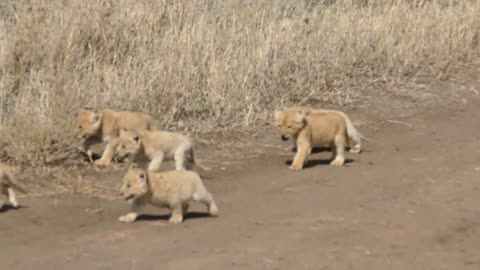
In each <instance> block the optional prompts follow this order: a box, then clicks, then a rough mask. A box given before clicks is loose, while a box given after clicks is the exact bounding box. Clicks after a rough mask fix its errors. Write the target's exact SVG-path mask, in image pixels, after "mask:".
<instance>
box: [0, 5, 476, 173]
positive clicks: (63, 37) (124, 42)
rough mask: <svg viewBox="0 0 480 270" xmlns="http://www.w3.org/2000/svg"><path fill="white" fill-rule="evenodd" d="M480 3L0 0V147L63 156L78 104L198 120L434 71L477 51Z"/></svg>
mask: <svg viewBox="0 0 480 270" xmlns="http://www.w3.org/2000/svg"><path fill="white" fill-rule="evenodd" d="M352 3H356V4H352ZM478 14H480V1H479V0H465V1H448V0H432V1H414V0H411V1H401V0H399V1H393V0H392V1H385V0H377V1H373V0H370V1H368V0H364V1H353V0H350V1H347V0H337V1H333V0H330V1H328V0H323V1H321V0H319V1H313V0H304V1H296V0H295V1H294V0H264V1H253V0H252V1H242V0H225V1H213V0H201V1H191V0H175V1H167V0H158V1H156V0H150V1H148V0H147V1H134V0H101V1H98V0H85V1H84V0H69V1H65V0H21V1H19V0H3V1H1V2H0V103H1V104H0V106H1V107H0V109H1V110H0V117H1V120H2V127H1V128H0V135H1V136H0V145H2V146H3V147H2V152H0V158H2V159H10V160H12V161H15V162H24V163H29V164H43V163H45V162H48V161H49V160H51V159H52V155H56V154H58V155H61V154H59V153H58V151H59V149H61V151H62V153H63V152H64V150H65V149H66V148H68V145H70V143H71V142H72V140H71V132H70V130H71V120H72V116H73V114H74V112H75V111H77V110H78V109H79V108H81V107H83V106H85V105H89V106H93V107H98V108H103V107H113V108H115V109H122V110H142V111H147V112H150V113H152V114H153V115H155V116H156V117H157V118H158V119H159V121H161V123H162V124H163V126H164V127H165V128H180V129H183V130H186V131H188V132H204V131H211V130H213V129H218V128H222V129H231V128H239V127H248V126H255V125H258V124H260V123H264V122H265V120H267V119H269V118H270V112H271V111H272V109H273V108H274V107H276V106H280V105H282V104H286V103H324V102H329V103H334V104H340V105H345V104H350V103H351V102H353V101H354V100H355V98H356V97H357V96H358V95H360V94H362V95H364V94H365V93H367V92H366V91H363V90H365V89H369V88H370V87H387V86H389V85H391V84H392V83H394V82H398V81H401V82H405V81H410V80H411V79H412V78H414V77H415V76H417V75H418V74H419V73H420V72H422V73H423V74H429V75H434V76H437V77H439V78H444V77H445V76H448V74H449V71H450V70H451V69H453V68H455V67H456V66H457V65H459V64H478V62H479V59H480V57H479V56H480V45H479V39H480V16H478ZM61 156H62V155H61ZM62 157H64V156H62Z"/></svg>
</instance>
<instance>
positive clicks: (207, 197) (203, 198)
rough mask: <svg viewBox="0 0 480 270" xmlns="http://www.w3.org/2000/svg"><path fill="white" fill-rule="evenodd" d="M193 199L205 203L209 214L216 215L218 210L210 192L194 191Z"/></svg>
mask: <svg viewBox="0 0 480 270" xmlns="http://www.w3.org/2000/svg"><path fill="white" fill-rule="evenodd" d="M193 200H195V201H197V202H201V203H203V204H204V205H206V206H207V207H208V213H209V214H210V215H211V216H218V211H219V210H218V207H217V205H216V204H215V201H214V200H213V196H212V194H211V193H210V192H205V193H203V192H201V193H200V192H199V193H195V194H193Z"/></svg>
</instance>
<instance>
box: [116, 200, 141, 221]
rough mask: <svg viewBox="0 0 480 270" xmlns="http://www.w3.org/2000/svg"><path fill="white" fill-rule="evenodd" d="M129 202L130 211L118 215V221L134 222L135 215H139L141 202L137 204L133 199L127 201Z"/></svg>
mask: <svg viewBox="0 0 480 270" xmlns="http://www.w3.org/2000/svg"><path fill="white" fill-rule="evenodd" d="M128 203H129V204H130V213H128V214H126V215H123V216H120V217H119V218H118V221H120V222H126V223H131V222H134V221H135V220H136V219H137V217H138V216H139V215H140V211H141V210H142V208H143V205H142V204H138V203H136V202H135V201H129V202H128Z"/></svg>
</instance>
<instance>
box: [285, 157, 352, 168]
mask: <svg viewBox="0 0 480 270" xmlns="http://www.w3.org/2000/svg"><path fill="white" fill-rule="evenodd" d="M292 162H293V160H291V159H289V160H287V161H285V164H286V165H288V166H290V165H292ZM330 162H332V160H331V159H313V160H312V159H310V160H308V162H307V163H306V164H305V165H303V168H304V169H307V168H312V167H315V166H318V165H330ZM352 162H353V159H349V158H346V159H345V163H344V165H347V164H350V163H352Z"/></svg>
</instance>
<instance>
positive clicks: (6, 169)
mask: <svg viewBox="0 0 480 270" xmlns="http://www.w3.org/2000/svg"><path fill="white" fill-rule="evenodd" d="M15 170H16V169H15V167H12V166H10V165H7V164H4V163H0V196H2V197H1V198H0V209H2V208H3V206H4V205H5V203H6V202H5V201H4V198H3V197H7V200H8V202H9V203H10V204H11V206H13V207H15V208H17V207H18V201H17V197H16V196H15V192H14V189H16V190H18V191H20V192H22V193H26V192H25V190H24V189H23V188H21V187H20V186H19V185H18V184H17V183H16V182H15V179H14V177H13V174H14V173H15Z"/></svg>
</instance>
